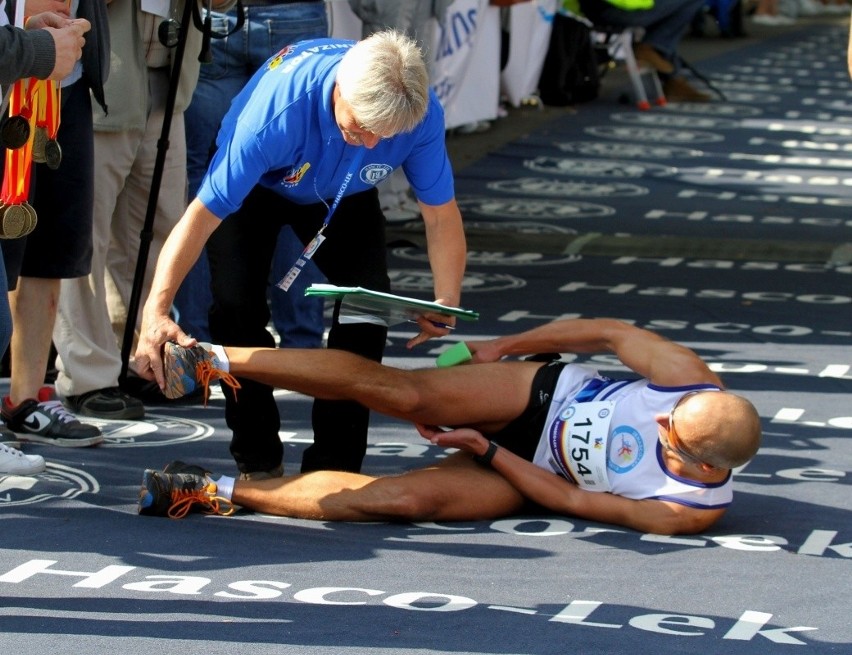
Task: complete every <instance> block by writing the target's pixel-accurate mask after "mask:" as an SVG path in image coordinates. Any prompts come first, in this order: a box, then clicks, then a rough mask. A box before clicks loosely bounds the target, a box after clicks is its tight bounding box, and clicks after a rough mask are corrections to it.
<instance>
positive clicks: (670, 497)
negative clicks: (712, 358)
mask: <svg viewBox="0 0 852 655" xmlns="http://www.w3.org/2000/svg"><path fill="white" fill-rule="evenodd" d="M701 389H707V390H710V389H718V387H715V386H713V385H711V384H696V385H690V386H683V387H660V386H657V385H654V384H651V383H650V382H649V381H648V380H644V379H642V380H613V379H610V378H607V377H603V376H602V375H600V374H599V373H598V372H597V371H595V370H594V369H592V368H589V367H587V366H582V365H578V364H570V365H568V366H566V367H565V368H564V369H563V370H562V373H561V374H560V376H559V380H558V381H557V383H556V389H555V390H554V393H553V402H552V403H551V406H550V411H549V412H548V415H547V421H546V422H545V426H544V431H543V433H542V435H541V438H540V440H539V443H538V447H537V449H536V453H535V456H534V458H533V463H534V464H536V465H537V466H540V467H541V468H543V469H546V470H548V471H552V472H554V473H556V474H558V475H562V476H563V477H565V478H567V479H569V480H571V481H572V482H575V483H577V484H579V485H580V486H583V487H584V488H586V489H589V490H590V491H610V492H611V493H614V494H616V495H619V496H624V497H626V498H633V499H644V498H652V499H657V500H667V501H671V502H676V503H680V504H682V505H687V506H689V507H698V508H705V509H711V508H722V507H727V506H728V505H730V504H731V500H732V498H733V491H732V488H731V475H730V473H729V474H728V476H727V477H726V478H725V480H724V481H723V482H718V483H712V484H708V483H702V482H696V481H694V480H687V479H686V478H682V477H679V476H677V475H675V474H674V473H672V472H671V471H669V470H668V469H667V468H666V466H665V461H664V459H663V450H662V444H661V443H660V439H659V433H658V424H657V422H656V421H655V420H654V417H655V416H656V415H657V414H668V412H669V410H670V409H671V408H672V406H673V405H674V404H675V403H676V402H677V401H678V399H679V398H680V397H681V396H683V395H684V394H685V393H687V392H689V391H695V390H701ZM604 401H610V403H611V404H608V403H606V402H604ZM595 402H597V403H601V404H600V405H595V406H594V407H596V410H595V411H596V415H597V414H599V415H601V416H606V418H607V422H606V423H605V425H604V424H603V423H602V424H601V425H602V427H599V428H598V429H600V430H601V432H602V433H601V435H600V438H599V439H597V441H598V444H597V445H598V448H603V449H605V451H604V452H605V454H606V456H605V460H604V459H603V455H601V457H602V459H601V462H604V461H605V474H604V475H605V477H606V480H605V481H603V485H604V486H603V487H600V486H599V485H598V486H597V488H596V487H595V485H594V482H592V483H591V485H592V486H589V484H587V483H584V481H583V479H582V478H581V476H579V475H577V474H576V466H577V465H576V463H574V464H573V466H574V468H571V462H567V461H566V459H570V457H569V456H568V455H567V453H570V452H571V448H565V445H566V444H565V443H563V444H562V447H560V446H559V443H558V442H559V435H560V434H561V433H562V427H563V425H564V424H565V423H566V421H567V418H568V417H569V416H572V415H574V413H575V410H576V409H577V407H576V406H575V407H571V406H572V404H577V403H595ZM598 408H599V409H598ZM581 409H582V408H581ZM592 440H593V441H594V435H593V436H592ZM577 445H579V446H584V444H581V443H580V444H577ZM589 446H590V447H592V446H591V444H590V445H589ZM583 455H584V456H585V453H584V454H583ZM583 461H586V462H588V460H583ZM601 468H603V465H602V467H601ZM572 471H573V474H572ZM581 471H582V472H585V471H586V469H582V467H581ZM590 477H591V476H590ZM607 486H608V489H607V488H606V487H607Z"/></svg>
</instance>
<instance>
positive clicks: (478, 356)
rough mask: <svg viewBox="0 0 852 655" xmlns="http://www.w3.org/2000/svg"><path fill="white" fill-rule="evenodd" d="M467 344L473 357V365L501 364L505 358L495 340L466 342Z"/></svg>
mask: <svg viewBox="0 0 852 655" xmlns="http://www.w3.org/2000/svg"><path fill="white" fill-rule="evenodd" d="M465 343H466V344H467V349H468V350H470V354H471V355H473V357H472V358H471V360H470V361H471V363H473V364H485V363H488V362H499V361H500V360H501V359H502V358H503V354H502V353H501V352H500V349H499V348H498V347H497V344H496V343H495V341H494V340H493V339H492V340H490V341H465Z"/></svg>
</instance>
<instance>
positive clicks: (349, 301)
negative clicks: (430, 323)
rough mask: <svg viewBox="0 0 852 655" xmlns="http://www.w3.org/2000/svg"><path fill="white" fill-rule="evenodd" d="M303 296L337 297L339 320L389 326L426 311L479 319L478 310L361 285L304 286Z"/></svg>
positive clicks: (461, 318)
mask: <svg viewBox="0 0 852 655" xmlns="http://www.w3.org/2000/svg"><path fill="white" fill-rule="evenodd" d="M305 295H306V296H319V297H323V298H328V299H330V300H340V301H341V303H340V321H341V323H374V324H377V325H386V326H387V327H391V326H392V325H397V324H399V323H405V322H407V321H413V320H415V319H416V318H417V317H418V316H422V315H423V314H427V313H438V314H444V315H445V316H454V317H455V318H457V319H459V320H461V321H475V320H477V319H479V312H474V311H472V310H469V309H462V308H460V307H447V306H445V305H439V304H438V303H436V302H429V301H426V300H418V299H417V298H408V297H406V296H397V295H394V294H392V293H384V292H382V291H371V290H370V289H364V288H363V287H338V286H335V285H334V284H312V285H311V286H309V287H308V288H307V289H305Z"/></svg>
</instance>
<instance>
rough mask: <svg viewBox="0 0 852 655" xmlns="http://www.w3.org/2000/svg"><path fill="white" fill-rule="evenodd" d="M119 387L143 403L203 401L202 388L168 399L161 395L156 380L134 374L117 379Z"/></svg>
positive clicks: (175, 403)
mask: <svg viewBox="0 0 852 655" xmlns="http://www.w3.org/2000/svg"><path fill="white" fill-rule="evenodd" d="M118 385H119V388H120V389H121V390H122V391H123V392H124V393H126V394H127V395H128V396H133V397H134V398H136V399H137V400H139V402H141V403H142V404H143V405H147V406H151V405H194V404H197V403H200V402H203V401H204V398H203V397H202V396H203V394H204V389H203V388H200V387H199V388H198V389H196V390H195V391H194V392H193V393H191V394H189V395H187V396H184V397H183V398H177V399H174V400H172V399H170V398H166V397H165V396H164V395H163V392H162V391H161V390H160V387H158V386H157V383H156V382H151V381H150V380H146V379H144V378H140V377H138V376H136V375H128V376H127V378H126V379H125V380H119V383H118Z"/></svg>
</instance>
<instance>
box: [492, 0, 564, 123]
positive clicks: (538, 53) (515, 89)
mask: <svg viewBox="0 0 852 655" xmlns="http://www.w3.org/2000/svg"><path fill="white" fill-rule="evenodd" d="M557 4H558V0H532V1H531V2H523V3H521V4H517V5H514V6H512V8H511V13H510V14H509V60H508V61H507V62H506V67H505V68H504V69H503V72H502V74H501V79H500V82H501V86H502V90H503V94H504V95H505V96H506V97H507V98H508V100H509V102H510V103H512V106H513V107H518V106H520V104H521V101H522V100H523V99H524V98H526V97H528V96H530V95H533V94H534V93H536V91H537V90H538V78H539V77H541V69H542V67H543V66H544V58H545V56H546V55H547V48H548V46H549V45H550V32H551V30H552V29H553V16H554V14H556V8H557Z"/></svg>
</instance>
